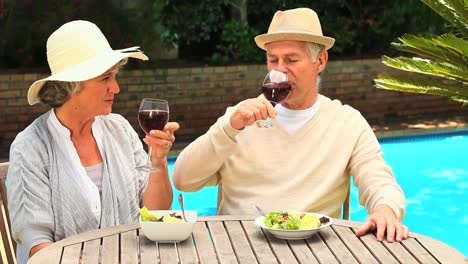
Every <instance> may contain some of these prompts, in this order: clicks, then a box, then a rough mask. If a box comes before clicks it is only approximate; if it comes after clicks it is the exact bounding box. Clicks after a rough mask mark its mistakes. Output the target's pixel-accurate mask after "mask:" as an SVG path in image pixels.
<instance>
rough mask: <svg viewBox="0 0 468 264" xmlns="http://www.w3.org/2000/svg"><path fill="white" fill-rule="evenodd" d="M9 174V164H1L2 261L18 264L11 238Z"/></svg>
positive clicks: (0, 257) (0, 254)
mask: <svg viewBox="0 0 468 264" xmlns="http://www.w3.org/2000/svg"><path fill="white" fill-rule="evenodd" d="M7 172H8V162H2V163H0V199H1V203H0V235H1V239H0V259H1V260H2V263H13V264H16V254H15V251H16V243H15V241H14V240H13V239H12V237H11V230H10V226H11V224H10V217H9V214H8V203H7V193H6V185H5V180H6V176H7Z"/></svg>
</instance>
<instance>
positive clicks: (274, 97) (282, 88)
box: [262, 82, 291, 106]
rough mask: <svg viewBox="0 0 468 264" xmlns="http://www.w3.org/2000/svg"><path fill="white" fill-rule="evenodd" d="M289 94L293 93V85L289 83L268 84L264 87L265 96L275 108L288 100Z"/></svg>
mask: <svg viewBox="0 0 468 264" xmlns="http://www.w3.org/2000/svg"><path fill="white" fill-rule="evenodd" d="M289 92H291V85H290V84H289V83H288V82H279V83H267V84H265V85H262V93H263V95H264V96H265V98H266V99H267V100H268V101H270V102H271V103H272V105H273V106H275V105H276V104H277V103H280V102H281V101H283V100H284V99H286V97H288V95H289Z"/></svg>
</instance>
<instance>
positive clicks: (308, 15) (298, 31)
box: [255, 8, 335, 49]
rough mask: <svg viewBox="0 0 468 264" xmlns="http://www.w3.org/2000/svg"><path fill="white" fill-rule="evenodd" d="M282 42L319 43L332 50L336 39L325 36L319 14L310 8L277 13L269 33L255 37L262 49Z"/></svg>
mask: <svg viewBox="0 0 468 264" xmlns="http://www.w3.org/2000/svg"><path fill="white" fill-rule="evenodd" d="M282 40H297V41H306V42H313V43H318V44H322V45H324V46H325V49H329V48H331V47H332V46H333V44H334V43H335V39H334V38H330V37H325V36H323V33H322V27H321V26H320V20H319V18H318V16H317V13H315V11H314V10H312V9H309V8H296V9H290V10H286V11H277V12H276V13H275V15H274V16H273V19H272V20H271V24H270V27H269V28H268V33H266V34H262V35H258V36H256V37H255V43H257V46H258V47H260V48H261V49H265V44H267V43H270V42H274V41H282Z"/></svg>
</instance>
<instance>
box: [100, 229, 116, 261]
mask: <svg viewBox="0 0 468 264" xmlns="http://www.w3.org/2000/svg"><path fill="white" fill-rule="evenodd" d="M119 241H120V235H119V234H114V235H110V236H106V237H103V238H102V247H101V250H102V252H101V256H102V263H119V256H120V253H119V252H120V251H119V249H120V245H119Z"/></svg>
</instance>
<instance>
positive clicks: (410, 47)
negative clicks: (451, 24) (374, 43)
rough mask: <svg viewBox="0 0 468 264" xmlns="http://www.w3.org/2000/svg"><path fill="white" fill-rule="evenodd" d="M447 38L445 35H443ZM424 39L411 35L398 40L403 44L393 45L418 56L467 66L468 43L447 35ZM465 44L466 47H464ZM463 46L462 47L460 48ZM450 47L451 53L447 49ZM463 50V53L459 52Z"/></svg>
mask: <svg viewBox="0 0 468 264" xmlns="http://www.w3.org/2000/svg"><path fill="white" fill-rule="evenodd" d="M442 36H445V35H442ZM442 36H439V37H436V38H424V37H418V36H415V35H411V34H405V35H403V36H402V37H400V38H398V39H399V40H400V41H401V43H392V46H393V47H394V48H395V49H398V50H401V51H405V52H410V53H414V54H417V55H419V56H421V57H426V58H428V59H432V60H438V61H446V62H449V63H451V64H454V65H457V66H459V67H464V66H465V65H467V60H468V59H467V57H466V54H468V53H463V52H465V51H466V50H467V48H468V47H467V46H468V42H467V41H466V40H464V39H459V38H457V37H456V36H455V35H453V34H450V36H449V34H447V36H446V37H442ZM463 43H464V44H465V45H466V46H463ZM460 46H461V47H460ZM448 47H450V52H447V48H448ZM459 50H461V52H458V51H459Z"/></svg>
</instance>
